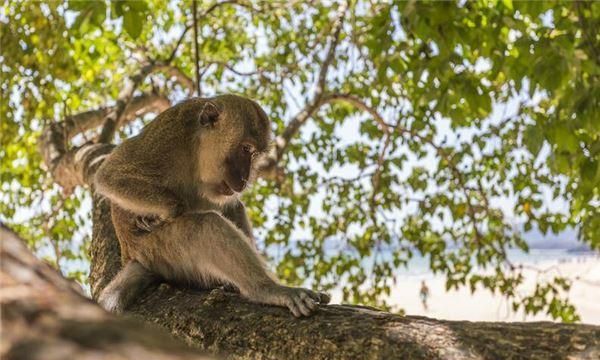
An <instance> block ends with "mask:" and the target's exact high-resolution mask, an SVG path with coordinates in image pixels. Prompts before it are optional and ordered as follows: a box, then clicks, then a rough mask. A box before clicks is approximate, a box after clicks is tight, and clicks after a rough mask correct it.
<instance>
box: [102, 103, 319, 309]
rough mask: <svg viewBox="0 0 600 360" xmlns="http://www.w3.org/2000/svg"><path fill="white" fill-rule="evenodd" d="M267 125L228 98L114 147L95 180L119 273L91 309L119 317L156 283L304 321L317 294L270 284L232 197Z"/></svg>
mask: <svg viewBox="0 0 600 360" xmlns="http://www.w3.org/2000/svg"><path fill="white" fill-rule="evenodd" d="M270 139H271V133H270V124H269V120H268V118H267V116H266V114H265V113H264V111H263V110H262V109H261V108H260V107H259V106H258V105H257V104H256V103H255V102H253V101H251V100H249V99H245V98H243V97H239V96H235V95H223V96H218V97H215V98H211V99H200V98H197V99H191V100H188V101H186V102H183V103H181V104H179V105H177V106H174V107H172V108H170V109H168V110H167V111H165V112H163V113H162V114H160V115H159V116H158V117H157V118H156V119H155V120H154V121H152V122H151V123H150V124H148V125H147V126H146V127H145V128H144V129H143V131H142V132H141V133H140V134H139V135H138V136H136V137H134V138H131V139H129V140H127V141H125V142H124V143H123V144H121V145H120V146H118V147H117V148H116V149H115V150H114V151H113V153H111V155H110V156H109V157H108V158H107V159H106V160H105V162H104V163H103V164H102V165H101V167H100V169H99V170H98V172H97V174H96V179H95V183H96V190H97V191H98V192H100V193H102V194H103V195H105V196H106V197H108V198H109V199H110V200H111V201H112V217H113V223H114V226H115V230H116V232H117V236H118V238H119V242H120V244H121V249H122V260H123V263H124V265H125V266H124V269H123V271H122V273H120V274H119V275H118V276H117V277H116V278H115V280H114V281H113V282H111V284H109V285H108V286H107V288H106V289H105V290H104V291H103V293H102V294H101V296H100V298H99V302H100V303H101V304H103V305H104V306H105V307H106V308H108V309H109V310H112V311H122V310H123V309H124V308H125V307H126V306H127V305H128V304H129V303H130V302H131V301H133V300H134V299H135V298H136V297H137V295H138V294H139V293H140V292H141V290H142V289H143V288H144V287H145V286H147V285H148V284H149V283H150V282H151V280H150V279H151V278H152V277H155V276H158V277H161V278H163V279H165V280H167V281H171V282H179V283H186V284H189V285H193V286H199V287H206V286H214V285H216V284H220V283H229V284H232V285H234V286H236V287H237V288H238V289H239V290H240V292H241V293H242V294H243V295H244V296H246V297H248V298H249V299H251V300H253V301H257V302H262V303H266V304H273V305H280V306H287V307H288V308H289V309H290V310H291V311H292V313H293V314H294V315H295V316H301V315H309V314H310V313H311V312H312V311H313V310H314V309H315V308H316V305H317V303H319V302H321V303H326V302H328V301H329V297H328V296H327V295H326V294H323V293H318V292H313V291H311V290H308V289H300V288H290V287H285V286H282V285H279V284H278V283H277V282H276V280H275V279H274V278H273V277H272V276H271V275H270V274H269V273H268V272H267V270H266V267H265V264H264V262H263V261H262V259H261V258H260V256H259V254H258V253H257V252H256V249H255V246H254V240H253V238H252V229H251V227H250V223H249V221H248V218H247V216H246V213H245V208H244V205H243V203H242V202H241V201H240V200H239V198H238V195H239V192H241V191H243V190H244V189H245V188H246V187H247V185H248V184H249V183H250V182H251V181H252V179H253V178H254V177H255V176H256V174H255V164H256V162H257V160H258V159H259V158H260V156H261V154H264V153H266V151H267V147H268V145H269V142H270Z"/></svg>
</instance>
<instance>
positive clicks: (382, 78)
mask: <svg viewBox="0 0 600 360" xmlns="http://www.w3.org/2000/svg"><path fill="white" fill-rule="evenodd" d="M0 25H1V34H0V35H1V40H0V46H1V47H0V50H1V55H0V64H1V65H0V74H1V76H2V84H1V91H2V100H1V104H0V108H1V109H0V116H1V123H0V137H1V143H0V158H1V163H0V221H2V222H3V223H5V224H7V225H8V226H10V227H11V228H12V229H14V230H15V231H17V232H18V233H19V235H20V236H21V237H23V238H24V239H26V240H27V242H28V246H29V247H30V248H31V249H32V250H33V251H34V252H35V253H36V254H37V255H38V256H39V257H41V258H43V259H44V260H46V261H48V262H50V263H51V264H53V265H54V266H55V267H56V268H57V269H58V270H60V271H61V273H62V274H63V275H65V276H66V277H69V278H72V279H75V280H76V281H78V282H79V283H81V284H83V285H84V286H86V284H87V278H88V271H89V261H90V258H89V256H90V254H89V251H88V249H89V244H90V241H91V239H92V225H93V224H92V217H91V212H92V200H91V193H90V189H89V188H87V187H82V186H73V184H64V183H61V182H60V181H59V180H58V177H57V175H56V174H55V173H53V171H51V170H52V167H51V166H49V165H52V164H48V163H47V162H45V161H44V157H43V156H42V154H43V151H41V150H43V149H41V147H43V143H42V142H41V140H40V136H41V135H42V133H43V131H44V129H46V128H48V127H51V126H53V124H63V125H66V126H65V127H64V128H65V129H68V130H69V131H68V133H67V132H65V133H64V134H63V135H64V136H63V139H62V140H64V146H65V148H66V149H75V148H77V147H79V146H82V145H83V144H87V143H93V142H100V141H101V139H103V138H104V137H103V136H102V129H101V127H99V125H101V123H95V122H94V121H96V122H97V118H100V117H101V115H102V116H104V115H106V114H107V113H109V112H110V111H116V113H117V114H118V117H117V118H118V119H119V121H117V124H116V125H117V128H116V130H117V134H116V138H115V139H114V141H113V143H116V144H118V143H119V142H120V141H122V140H123V139H125V138H127V137H130V136H132V135H135V134H136V133H137V132H139V131H140V129H141V128H142V127H143V126H144V124H146V123H148V122H149V121H151V120H152V119H153V118H154V117H155V116H156V114H157V113H159V112H160V111H162V110H164V109H165V108H166V107H168V106H170V105H173V104H176V103H177V102H179V101H181V100H183V99H186V98H189V97H192V96H203V97H210V96H213V95H216V94H222V93H237V94H241V95H244V96H247V97H250V98H253V99H255V100H256V101H257V102H258V103H260V104H261V105H262V106H263V108H264V109H265V110H266V112H267V114H268V115H269V116H270V118H271V119H272V121H273V130H274V132H275V135H276V137H277V138H276V142H275V146H274V152H275V155H276V157H275V159H276V163H275V165H274V167H273V169H272V171H270V172H268V173H265V174H263V177H262V178H260V179H259V180H258V181H257V183H256V184H254V186H253V187H252V188H251V190H250V191H248V193H247V194H245V195H244V200H245V202H246V204H247V207H248V211H249V214H250V217H251V219H252V222H253V224H254V229H255V234H256V238H257V240H258V246H259V248H260V250H261V252H263V253H264V254H265V256H267V257H268V258H269V261H270V264H272V265H273V270H274V271H275V272H277V273H278V275H279V277H280V278H282V279H283V280H284V281H285V282H287V283H288V284H302V283H304V284H306V285H308V286H313V287H318V288H321V289H326V290H328V291H330V292H331V293H332V294H333V295H334V296H333V297H334V301H335V302H345V303H352V304H365V305H370V306H376V307H380V308H384V309H387V310H390V311H394V312H405V313H409V314H422V315H426V316H430V317H436V318H442V319H467V320H490V321H503V320H519V321H520V320H540V319H548V320H558V321H566V322H574V321H575V322H576V321H582V322H586V323H596V324H600V302H599V301H598V299H600V252H599V250H598V249H599V248H600V166H599V163H600V111H599V101H600V82H599V78H600V66H599V65H600V33H599V31H598V29H599V28H600V2H587V1H553V2H538V1H528V2H513V1H511V0H504V1H491V0H490V1H472V2H471V1H469V2H467V1H458V2H420V1H419V2H417V1H385V2H383V1H360V0H358V1H348V2H341V1H340V2H338V1H265V2H263V1H243V0H239V1H236V0H221V1H175V0H173V1H159V0H149V1H112V2H108V1H48V2H38V1H12V0H9V1H8V2H5V3H4V4H3V5H2V6H1V7H0ZM81 119H84V120H86V121H87V122H82V121H79V120H81ZM95 119H96V120H95ZM88 120H89V121H88ZM82 123H83V124H85V126H83V127H82V128H75V125H73V124H82ZM65 131H66V130H65Z"/></svg>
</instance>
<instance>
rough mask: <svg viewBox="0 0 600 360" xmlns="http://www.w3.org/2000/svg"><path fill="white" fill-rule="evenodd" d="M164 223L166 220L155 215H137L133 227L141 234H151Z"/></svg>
mask: <svg viewBox="0 0 600 360" xmlns="http://www.w3.org/2000/svg"><path fill="white" fill-rule="evenodd" d="M165 222H166V220H164V219H162V218H161V217H160V216H156V215H144V216H142V215H138V216H136V217H135V227H136V228H138V229H139V230H141V231H143V232H151V231H152V230H154V229H156V228H157V227H159V226H161V225H162V224H164V223H165Z"/></svg>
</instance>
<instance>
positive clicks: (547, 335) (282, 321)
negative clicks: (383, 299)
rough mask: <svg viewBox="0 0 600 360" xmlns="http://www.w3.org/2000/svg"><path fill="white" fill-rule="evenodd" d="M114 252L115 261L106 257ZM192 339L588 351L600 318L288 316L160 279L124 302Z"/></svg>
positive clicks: (251, 349)
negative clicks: (594, 321) (587, 321)
mask: <svg viewBox="0 0 600 360" xmlns="http://www.w3.org/2000/svg"><path fill="white" fill-rule="evenodd" d="M98 200H100V198H99V197H97V196H95V197H94V212H93V216H94V219H93V220H94V232H93V239H92V244H91V252H92V275H93V277H92V278H93V281H91V282H90V284H91V287H92V294H94V295H95V296H96V295H97V294H98V293H99V292H100V290H101V289H102V288H103V286H105V285H106V283H108V281H110V279H111V277H112V276H114V274H115V273H116V271H117V270H118V268H119V267H120V263H119V261H118V259H119V258H120V257H119V249H118V241H117V239H116V236H115V235H114V230H113V227H112V223H111V221H110V210H109V209H110V207H109V204H108V203H107V201H101V202H98ZM115 259H117V261H115ZM129 313H130V314H132V315H134V316H135V317H137V318H140V319H144V320H146V321H149V322H153V323H155V324H157V325H159V326H161V327H163V328H165V329H167V330H169V331H170V332H171V333H172V334H174V335H176V336H177V337H179V338H182V339H185V340H186V341H187V342H188V343H190V344H193V345H194V346H196V347H199V348H201V349H206V350H208V351H211V352H216V353H218V354H227V356H228V358H235V359H258V358H260V359H365V358H369V359H404V358H407V359H447V358H460V359H482V358H485V359H497V358H500V359H504V358H513V359H547V358H568V357H571V358H589V359H592V358H597V357H598V356H600V327H598V326H590V325H567V324H555V323H550V322H545V323H540V322H538V323H488V322H479V323H478V322H466V321H462V322H461V321H443V320H435V319H428V318H425V317H418V316H399V315H394V314H389V313H385V312H382V311H378V310H376V309H372V308H367V307H360V306H344V305H329V306H321V307H319V309H318V311H317V312H316V314H315V315H314V316H312V317H311V318H308V319H296V318H294V317H293V316H292V315H291V314H289V311H288V310H287V309H284V308H280V307H275V306H265V305H259V304H254V303H251V302H248V301H246V300H244V299H242V298H241V297H240V295H238V294H234V293H229V292H224V291H223V290H221V289H216V290H213V291H200V290H193V289H185V288H176V287H173V286H170V285H167V284H162V285H160V286H158V287H157V288H150V289H148V290H147V291H146V292H145V293H144V294H143V295H142V297H141V298H140V299H139V300H138V301H137V302H136V303H135V304H134V305H133V306H132V307H131V308H130V309H129Z"/></svg>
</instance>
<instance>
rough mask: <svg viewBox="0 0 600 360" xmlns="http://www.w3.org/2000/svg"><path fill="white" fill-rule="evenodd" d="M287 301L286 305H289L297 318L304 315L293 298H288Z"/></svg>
mask: <svg viewBox="0 0 600 360" xmlns="http://www.w3.org/2000/svg"><path fill="white" fill-rule="evenodd" d="M285 303H286V306H287V307H288V309H290V311H291V312H292V315H294V316H295V317H297V318H299V317H301V316H302V314H301V313H300V310H299V309H298V307H297V306H296V303H295V302H294V300H293V299H291V298H290V299H287V300H286V302H285Z"/></svg>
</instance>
